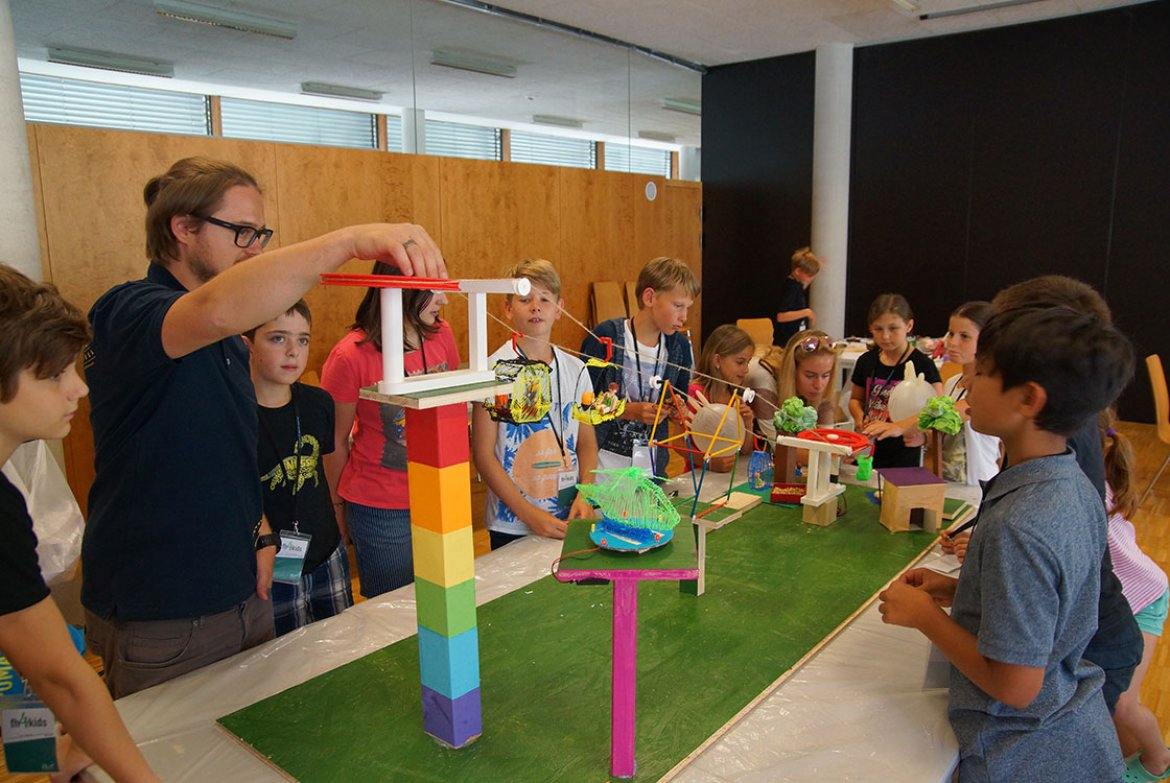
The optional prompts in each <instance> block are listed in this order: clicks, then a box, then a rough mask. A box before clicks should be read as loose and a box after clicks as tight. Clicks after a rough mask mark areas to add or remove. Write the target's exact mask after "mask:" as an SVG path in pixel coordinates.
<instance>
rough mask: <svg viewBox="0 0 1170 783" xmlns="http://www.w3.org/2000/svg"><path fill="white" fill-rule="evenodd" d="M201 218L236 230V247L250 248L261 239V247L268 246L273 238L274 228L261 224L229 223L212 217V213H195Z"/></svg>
mask: <svg viewBox="0 0 1170 783" xmlns="http://www.w3.org/2000/svg"><path fill="white" fill-rule="evenodd" d="M194 217H197V218H199V219H200V220H205V221H207V222H208V223H210V224H211V225H213V226H219V227H220V228H226V229H228V230H229V231H235V232H236V247H244V248H248V247H251V246H252V243H254V242H255V241H256V240H260V249H261V250H263V249H264V248H266V247H268V240H270V239H272V229H271V228H266V227H264V226H261V227H260V228H254V227H253V226H241V225H240V224H239V223H229V222H228V221H226V220H220V219H219V218H214V217H211V216H210V215H194Z"/></svg>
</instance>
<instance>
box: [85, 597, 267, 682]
mask: <svg viewBox="0 0 1170 783" xmlns="http://www.w3.org/2000/svg"><path fill="white" fill-rule="evenodd" d="M273 636H274V633H273V626H272V604H271V603H269V602H268V601H262V600H261V599H260V598H259V597H258V596H257V595H256V594H254V593H253V594H252V595H251V596H249V597H248V599H247V600H246V601H244V602H243V603H241V604H239V605H238V606H234V607H232V608H231V609H228V610H227V611H224V612H219V613H218V614H211V615H205V616H203V617H194V618H187V619H182V620H153V621H142V622H137V621H135V622H118V621H117V620H103V619H102V618H100V617H98V616H97V615H95V614H94V613H93V612H90V611H89V610H86V612H85V639H86V643H87V644H88V645H89V649H90V652H92V653H94V654H95V655H99V656H101V659H102V662H103V663H104V664H105V669H106V687H107V688H109V690H110V694H111V695H112V696H113V697H114V698H115V699H120V698H122V697H123V696H129V695H130V694H131V693H135V692H137V691H140V690H143V689H145V688H149V687H150V686H152V685H158V684H159V683H160V682H166V681H167V680H173V679H174V678H175V677H178V676H179V675H181V674H186V673H187V672H190V671H194V670H195V669H199V668H202V667H204V666H206V665H208V664H209V663H215V662H216V661H219V660H222V659H224V658H227V657H228V656H231V655H235V654H236V653H238V652H240V651H241V650H247V649H248V648H250V647H255V646H256V645H258V644H261V643H263V642H266V641H268V640H269V639H272V638H273Z"/></svg>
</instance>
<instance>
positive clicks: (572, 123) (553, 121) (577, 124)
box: [532, 114, 585, 128]
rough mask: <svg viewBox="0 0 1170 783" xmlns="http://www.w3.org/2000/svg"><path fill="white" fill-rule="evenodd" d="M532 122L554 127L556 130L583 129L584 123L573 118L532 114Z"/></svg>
mask: <svg viewBox="0 0 1170 783" xmlns="http://www.w3.org/2000/svg"><path fill="white" fill-rule="evenodd" d="M532 121H533V122H535V123H538V124H540V125H555V126H557V127H558V128H583V127H585V123H584V122H582V121H581V120H578V119H575V118H573V117H559V116H557V115H555V114H534V115H532Z"/></svg>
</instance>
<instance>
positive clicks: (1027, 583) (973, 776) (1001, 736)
mask: <svg viewBox="0 0 1170 783" xmlns="http://www.w3.org/2000/svg"><path fill="white" fill-rule="evenodd" d="M1132 373H1133V351H1132V349H1131V347H1130V345H1129V343H1128V341H1127V340H1126V339H1125V338H1124V337H1123V336H1122V335H1121V334H1120V333H1118V332H1117V331H1116V330H1115V329H1113V327H1111V326H1108V325H1106V324H1104V323H1103V322H1102V321H1100V320H1099V319H1097V318H1095V317H1093V316H1089V315H1084V314H1081V313H1077V312H1076V311H1074V310H1071V309H1069V308H1065V307H1055V308H1024V309H1020V310H1012V311H1009V312H1006V313H1001V314H999V315H997V316H995V317H994V318H992V320H991V321H989V322H988V324H987V326H986V327H985V328H984V330H983V331H982V332H981V333H980V335H979V355H978V359H977V362H976V377H975V378H974V379H973V381H972V382H971V386H970V388H969V390H968V393H967V399H968V401H969V403H970V412H971V425H972V427H974V428H975V429H976V430H977V431H979V432H983V433H986V434H988V435H995V436H997V437H999V438H1000V439H1002V440H1003V443H1004V446H1005V448H1006V449H1007V454H1008V464H1009V465H1010V466H1011V467H1009V468H1007V469H1006V470H1004V471H1003V472H1002V473H1000V474H999V475H998V476H996V477H995V478H994V479H992V481H991V482H990V483H989V484H988V485H987V487H986V489H985V490H984V497H983V503H982V504H981V507H980V512H979V525H978V527H976V529H975V532H974V534H973V535H972V537H971V542H970V546H969V548H968V551H967V558H966V560H965V561H964V563H963V570H962V571H961V572H960V574H959V578H958V579H957V580H956V579H953V578H951V577H947V576H943V575H941V574H938V573H936V572H934V571H929V570H927V569H913V570H911V571H908V572H907V573H906V574H904V575H903V577H902V578H901V580H899V581H898V582H896V583H895V584H893V585H891V586H890V588H889V589H888V590H886V591H885V592H883V593H882V594H881V596H880V599H881V601H882V605H881V608H880V609H881V612H882V616H883V619H884V620H885V621H886V622H887V623H893V624H895V625H905V626H908V627H911V628H917V629H919V630H920V631H922V632H923V633H924V634H925V635H926V636H927V637H928V638H930V640H931V641H932V642H934V643H935V644H936V645H938V647H939V648H940V649H941V650H942V651H943V653H944V654H946V656H947V657H948V658H949V659H950V660H951V663H952V665H953V667H954V668H953V670H952V677H951V686H950V705H949V716H950V721H951V726H952V727H953V728H954V730H955V735H956V737H957V738H958V741H959V779H960V780H961V781H964V783H966V781H1007V780H1028V781H1037V782H1038V781H1054V782H1055V781H1070V780H1085V781H1094V782H1097V781H1118V780H1121V776H1122V772H1123V770H1124V762H1123V761H1122V759H1121V752H1120V750H1119V748H1118V745H1117V735H1116V732H1115V731H1114V729H1113V724H1112V722H1111V720H1110V718H1109V711H1108V709H1107V708H1106V706H1105V701H1104V699H1103V697H1102V694H1101V684H1102V682H1103V680H1104V674H1103V673H1102V671H1101V669H1100V668H1098V667H1097V666H1096V665H1094V664H1092V663H1090V662H1088V661H1086V660H1084V659H1083V658H1082V657H1081V656H1082V653H1083V652H1084V650H1085V646H1086V645H1087V644H1088V642H1089V639H1090V638H1091V637H1092V635H1093V632H1094V631H1095V629H1096V625H1097V602H1098V593H1099V591H1100V568H1101V556H1102V552H1103V550H1104V548H1105V536H1106V519H1105V512H1104V508H1103V507H1102V505H1101V503H1100V498H1099V497H1098V495H1097V493H1096V491H1095V490H1094V489H1093V486H1092V484H1091V483H1090V482H1089V480H1088V479H1087V478H1085V476H1084V474H1083V473H1082V472H1081V470H1080V469H1079V468H1078V466H1077V463H1076V460H1075V458H1074V457H1073V455H1072V453H1071V452H1070V451H1069V450H1068V446H1067V437H1068V435H1069V434H1070V433H1072V432H1075V431H1077V430H1078V429H1079V428H1080V427H1081V425H1082V424H1083V423H1084V421H1085V420H1086V419H1087V418H1089V417H1093V416H1095V415H1096V414H1097V411H1099V410H1101V409H1103V408H1105V407H1106V406H1108V405H1110V404H1111V403H1112V402H1113V401H1114V400H1115V399H1116V397H1117V395H1118V394H1119V393H1120V392H1121V390H1122V389H1123V388H1124V387H1125V384H1126V383H1127V382H1128V380H1129V378H1130V376H1131V375H1132ZM944 606H951V607H952V609H951V614H950V616H949V617H948V616H947V614H946V613H945V612H943V611H942V608H941V607H944Z"/></svg>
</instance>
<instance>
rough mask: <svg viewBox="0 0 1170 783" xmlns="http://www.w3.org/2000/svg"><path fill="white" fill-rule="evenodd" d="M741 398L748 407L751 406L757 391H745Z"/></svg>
mask: <svg viewBox="0 0 1170 783" xmlns="http://www.w3.org/2000/svg"><path fill="white" fill-rule="evenodd" d="M739 396H740V397H742V398H743V401H744V402H746V403H747V404H748V405H751V404H752V400H754V399H755V398H756V390H755V389H744V390H743V392H742V393H741V394H740V395H739Z"/></svg>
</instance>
